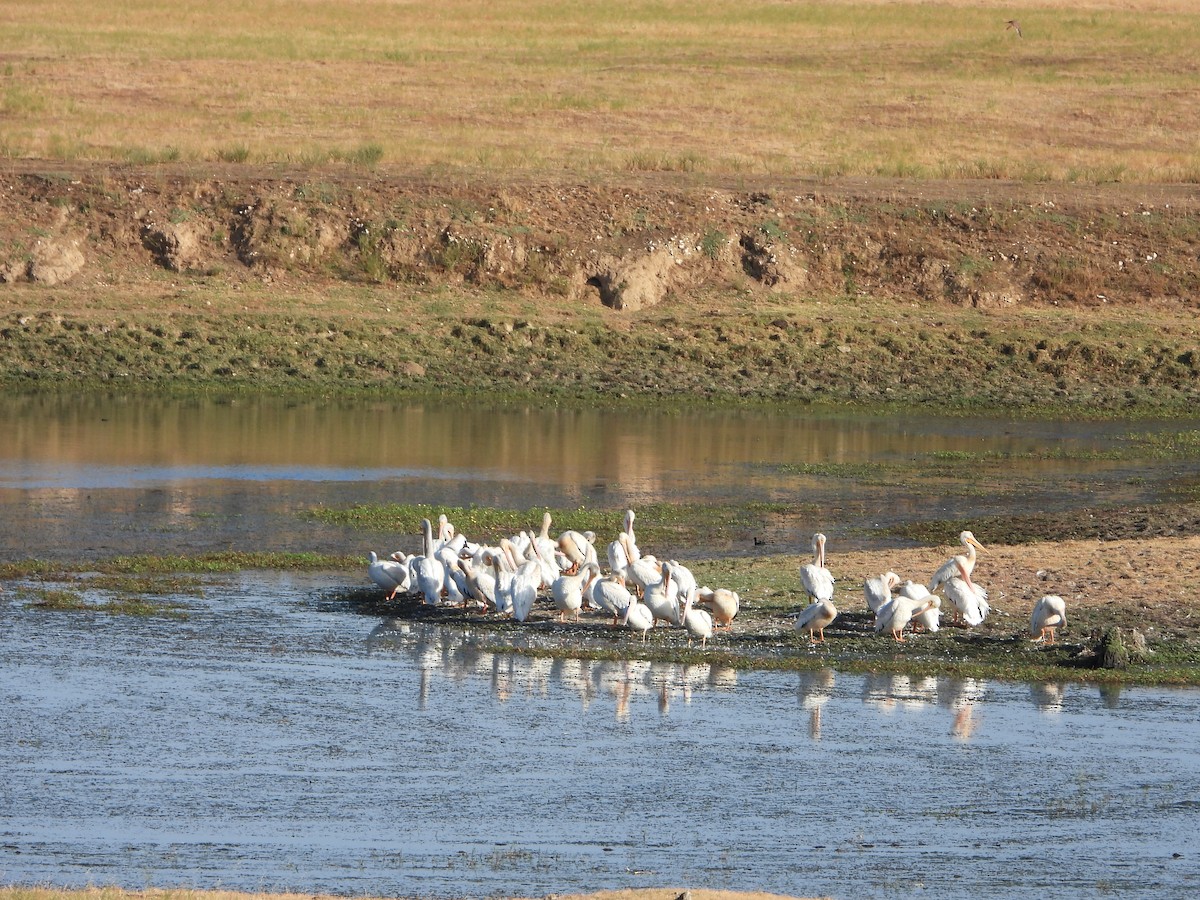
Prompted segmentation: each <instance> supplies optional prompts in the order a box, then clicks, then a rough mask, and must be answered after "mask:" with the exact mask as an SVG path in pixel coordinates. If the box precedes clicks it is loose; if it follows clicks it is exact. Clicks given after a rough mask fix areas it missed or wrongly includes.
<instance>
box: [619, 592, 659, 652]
mask: <svg viewBox="0 0 1200 900" xmlns="http://www.w3.org/2000/svg"><path fill="white" fill-rule="evenodd" d="M621 624H622V625H625V626H628V627H629V628H632V629H633V630H634V631H638V632H641V635H642V643H643V644H644V643H646V635H647V634H648V633H649V631H650V629H651V628H653V627H654V613H652V612H651V611H650V607H648V606H647V605H646V604H645V603H638V602H637V600H635V599H634V598H633V597H632V596H631V597H630V599H629V605H628V606H626V607H625V615H624V617H623V618H622V619H621Z"/></svg>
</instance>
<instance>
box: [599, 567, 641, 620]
mask: <svg viewBox="0 0 1200 900" xmlns="http://www.w3.org/2000/svg"><path fill="white" fill-rule="evenodd" d="M592 600H594V601H595V603H596V605H597V606H598V607H600V608H601V609H602V610H604V611H605V612H607V613H609V614H610V615H611V616H612V617H613V620H612V624H613V625H616V624H617V621H618V620H619V619H620V618H621V616H623V615H625V610H626V609H627V608H628V607H629V604H630V603H631V602H632V601H633V594H631V593H630V592H629V589H628V588H627V587H625V585H624V583H622V581H621V579H619V578H617V577H616V576H614V575H610V576H608V577H607V578H598V579H596V580H595V581H593V582H592Z"/></svg>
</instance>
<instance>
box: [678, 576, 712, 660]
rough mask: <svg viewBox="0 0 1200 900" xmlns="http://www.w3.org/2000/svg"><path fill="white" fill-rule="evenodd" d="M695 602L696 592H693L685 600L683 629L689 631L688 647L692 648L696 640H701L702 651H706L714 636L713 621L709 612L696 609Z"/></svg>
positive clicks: (682, 616) (682, 615)
mask: <svg viewBox="0 0 1200 900" xmlns="http://www.w3.org/2000/svg"><path fill="white" fill-rule="evenodd" d="M695 601H696V591H695V590H692V591H691V592H689V593H688V595H687V598H686V599H685V600H684V604H683V612H682V614H681V618H682V619H683V627H684V628H686V629H687V633H688V646H689V647H690V646H692V641H693V640H694V639H695V638H700V649H701V650H704V649H706V648H707V647H708V639H709V638H710V637H712V635H713V619H712V616H711V615H709V613H708V611H707V610H704V609H697V608H695Z"/></svg>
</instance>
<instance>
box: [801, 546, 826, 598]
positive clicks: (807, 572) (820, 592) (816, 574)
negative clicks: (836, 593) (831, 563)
mask: <svg viewBox="0 0 1200 900" xmlns="http://www.w3.org/2000/svg"><path fill="white" fill-rule="evenodd" d="M812 548H813V561H812V562H810V563H806V564H805V565H803V566H801V567H800V583H801V584H803V585H804V590H805V591H807V592H808V596H809V597H811V598H812V599H813V600H829V601H832V600H833V575H832V574H831V573H830V571H829V570H828V569H827V568H825V535H823V534H821V533H820V532H817V533H816V534H814V535H813V539H812Z"/></svg>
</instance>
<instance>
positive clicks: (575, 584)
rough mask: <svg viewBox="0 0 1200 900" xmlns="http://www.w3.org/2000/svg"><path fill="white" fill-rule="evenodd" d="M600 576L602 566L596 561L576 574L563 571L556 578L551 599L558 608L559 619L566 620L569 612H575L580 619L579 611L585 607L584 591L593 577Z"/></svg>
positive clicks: (577, 619) (576, 618) (576, 619)
mask: <svg viewBox="0 0 1200 900" xmlns="http://www.w3.org/2000/svg"><path fill="white" fill-rule="evenodd" d="M599 576H600V567H599V566H598V565H596V564H595V563H587V564H586V565H584V566H583V567H582V568H580V570H579V571H578V572H576V573H575V574H574V575H568V574H566V573H563V574H562V575H559V576H558V578H556V579H554V583H553V584H551V585H550V599H551V600H553V601H554V607H555V609H557V610H558V620H559V621H560V622H565V621H566V620H567V613H574V614H575V621H577V622H578V621H579V611H580V610H581V609H583V592H584V590H585V589H586V588H587V586H588V585H589V583H590V582H591V580H592V579H593V578H598V577H599Z"/></svg>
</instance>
